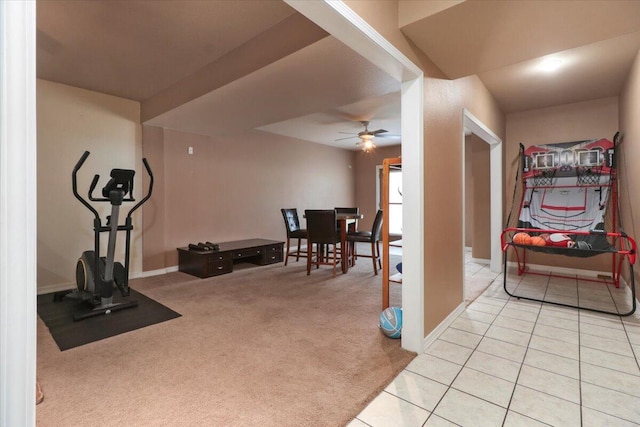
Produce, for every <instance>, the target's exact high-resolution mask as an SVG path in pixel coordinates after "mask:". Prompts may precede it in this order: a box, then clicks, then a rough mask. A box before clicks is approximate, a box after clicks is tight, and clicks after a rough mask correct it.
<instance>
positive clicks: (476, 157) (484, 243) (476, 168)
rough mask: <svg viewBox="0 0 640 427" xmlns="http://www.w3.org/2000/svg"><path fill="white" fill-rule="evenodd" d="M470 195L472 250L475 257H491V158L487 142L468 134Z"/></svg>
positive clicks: (487, 258) (488, 258)
mask: <svg viewBox="0 0 640 427" xmlns="http://www.w3.org/2000/svg"><path fill="white" fill-rule="evenodd" d="M469 144H471V168H470V171H469V172H471V178H472V180H473V196H472V200H471V203H472V206H473V207H472V208H471V210H472V214H473V217H472V218H471V222H472V223H473V226H472V233H473V237H472V251H471V255H472V256H473V258H476V259H486V260H490V259H491V173H490V170H491V168H490V166H491V159H490V155H489V144H487V143H486V142H485V141H483V140H482V139H480V138H479V137H478V136H476V135H470V137H469ZM465 213H466V211H465Z"/></svg>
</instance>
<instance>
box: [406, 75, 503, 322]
mask: <svg viewBox="0 0 640 427" xmlns="http://www.w3.org/2000/svg"><path fill="white" fill-rule="evenodd" d="M424 99H425V101H424V105H425V112H424V120H425V126H424V138H425V140H424V144H425V146H424V153H425V158H424V170H425V183H424V185H425V195H424V198H425V206H424V209H425V230H424V241H425V259H424V265H425V292H424V293H425V301H424V307H425V333H426V334H429V333H430V332H431V331H432V330H433V329H434V328H435V327H437V326H438V325H439V324H440V322H442V321H443V320H444V319H445V318H446V317H447V316H448V315H449V314H450V313H451V312H452V311H453V310H454V309H456V308H457V307H458V305H460V303H461V302H462V301H463V298H462V290H463V266H464V259H463V250H462V244H463V240H462V231H463V230H462V224H463V209H462V199H463V182H462V159H463V155H464V152H463V140H464V139H463V122H462V111H463V108H466V109H467V110H469V112H470V113H471V114H473V115H474V116H475V117H476V118H477V119H478V120H479V121H480V122H482V123H483V124H484V125H485V126H487V127H488V128H489V129H490V130H491V131H492V132H493V133H495V134H496V135H497V136H498V137H499V138H501V139H504V115H503V114H502V112H501V110H500V108H499V107H498V105H497V103H496V102H495V100H494V99H493V97H492V96H491V94H490V93H489V91H488V90H487V89H486V87H485V86H484V85H483V84H482V82H481V81H480V79H478V77H476V76H471V77H466V78H463V79H459V80H453V81H451V80H444V79H437V78H429V77H427V78H426V79H425V98H424ZM405 185H406V184H405Z"/></svg>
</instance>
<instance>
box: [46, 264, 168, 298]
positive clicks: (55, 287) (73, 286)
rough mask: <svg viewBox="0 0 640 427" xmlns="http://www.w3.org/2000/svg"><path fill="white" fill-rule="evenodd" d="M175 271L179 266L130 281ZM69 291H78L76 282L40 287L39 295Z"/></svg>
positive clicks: (133, 275)
mask: <svg viewBox="0 0 640 427" xmlns="http://www.w3.org/2000/svg"><path fill="white" fill-rule="evenodd" d="M174 271H178V266H177V265H174V266H173V267H167V268H161V269H158V270H151V271H143V272H137V273H131V274H130V275H129V279H138V278H141V277H151V276H159V275H161V274H167V273H172V272H174ZM69 289H73V290H75V289H76V282H65V283H55V284H52V285H46V286H39V287H38V295H42V294H49V293H51V292H60V291H68V290H69Z"/></svg>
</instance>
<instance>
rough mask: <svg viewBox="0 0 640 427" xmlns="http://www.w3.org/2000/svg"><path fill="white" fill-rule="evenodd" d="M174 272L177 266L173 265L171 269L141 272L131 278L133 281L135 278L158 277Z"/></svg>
mask: <svg viewBox="0 0 640 427" xmlns="http://www.w3.org/2000/svg"><path fill="white" fill-rule="evenodd" d="M176 271H178V266H177V265H174V266H172V267H167V268H159V269H157V270H150V271H143V272H142V273H137V274H135V275H133V276H131V278H132V279H135V278H138V277H152V276H160V275H162V274H167V273H173V272H176Z"/></svg>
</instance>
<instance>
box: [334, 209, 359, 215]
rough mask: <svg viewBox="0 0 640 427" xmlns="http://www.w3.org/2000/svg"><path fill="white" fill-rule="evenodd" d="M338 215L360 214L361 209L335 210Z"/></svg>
mask: <svg viewBox="0 0 640 427" xmlns="http://www.w3.org/2000/svg"><path fill="white" fill-rule="evenodd" d="M335 209H336V213H354V214H358V213H360V208H335Z"/></svg>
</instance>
